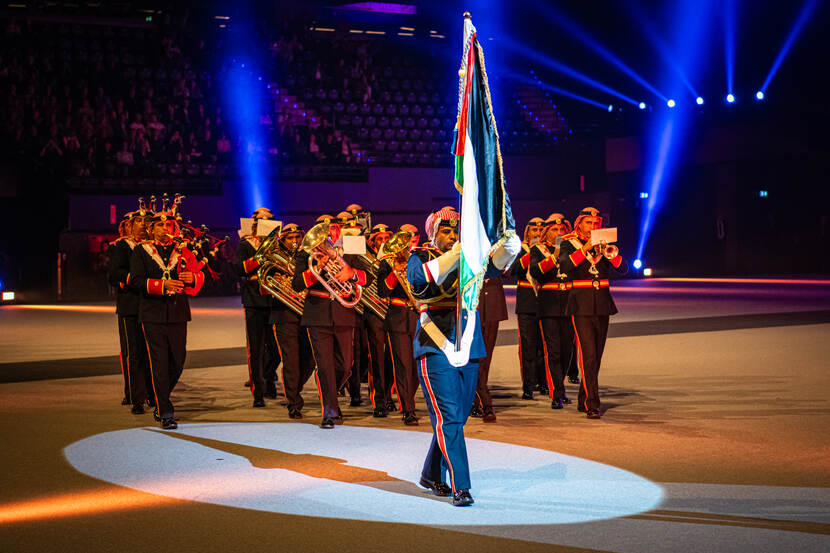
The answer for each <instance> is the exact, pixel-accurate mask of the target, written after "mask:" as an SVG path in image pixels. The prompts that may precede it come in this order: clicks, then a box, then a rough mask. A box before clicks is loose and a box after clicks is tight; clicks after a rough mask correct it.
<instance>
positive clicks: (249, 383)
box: [245, 380, 251, 388]
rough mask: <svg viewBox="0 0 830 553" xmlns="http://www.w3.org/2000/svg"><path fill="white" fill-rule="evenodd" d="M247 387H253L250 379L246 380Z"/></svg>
mask: <svg viewBox="0 0 830 553" xmlns="http://www.w3.org/2000/svg"><path fill="white" fill-rule="evenodd" d="M245 387H246V388H250V387H251V381H250V380H246V381H245Z"/></svg>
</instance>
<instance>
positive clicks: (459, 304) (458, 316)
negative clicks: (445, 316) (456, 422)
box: [455, 12, 473, 352]
mask: <svg viewBox="0 0 830 553" xmlns="http://www.w3.org/2000/svg"><path fill="white" fill-rule="evenodd" d="M467 19H472V15H471V14H470V12H464V20H465V21H466V20H467ZM472 47H473V45H472V44H470V48H472ZM469 70H470V68H469V67H468V68H467V71H469ZM458 140H463V138H461V137H460V136H456V147H457V142H458ZM463 195H464V191H463V190H462V192H461V194H459V196H458V243H459V244H460V243H461V204H463V203H464V202H463ZM462 255H463V252H462ZM462 292H463V290H462V288H461V260H460V258H459V265H458V297H457V298H456V299H455V351H456V352H459V351H461V335H462V332H461V330H462V329H461V325H462V323H463V320H462V316H463V314H464V305H463V298H462Z"/></svg>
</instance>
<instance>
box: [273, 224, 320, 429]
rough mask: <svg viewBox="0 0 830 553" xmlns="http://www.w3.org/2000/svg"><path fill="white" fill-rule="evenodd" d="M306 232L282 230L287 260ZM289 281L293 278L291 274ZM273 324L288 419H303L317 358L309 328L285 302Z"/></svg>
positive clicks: (276, 311) (296, 228) (282, 247)
mask: <svg viewBox="0 0 830 553" xmlns="http://www.w3.org/2000/svg"><path fill="white" fill-rule="evenodd" d="M303 234H305V231H303V229H301V228H300V227H299V226H297V225H296V224H294V223H288V224H287V225H285V226H283V227H282V231H281V233H280V239H279V245H278V248H279V251H280V253H281V254H282V255H283V257H284V258H285V259H289V260H290V259H291V258H292V257H293V256H294V254H295V253H296V252H297V249H298V248H299V246H300V242H301V241H302V239H303ZM289 278H290V275H289ZM270 322H271V324H272V325H274V336H275V338H276V342H277V348H279V352H280V357H281V358H282V386H283V392H284V393H285V399H286V400H287V402H288V416H289V417H290V418H292V419H301V418H303V404H304V402H303V396H302V391H303V386H305V383H306V382H307V381H308V379H309V377H311V375H312V373H313V372H314V358H313V357H312V355H311V344H310V343H309V341H308V333H307V332H306V329H305V328H303V327H301V326H300V315H298V314H297V313H295V312H294V311H292V310H291V309H290V308H289V307H288V306H286V305H285V304H283V303H282V302H279V301H275V302H274V305H273V307H272V309H271V319H270Z"/></svg>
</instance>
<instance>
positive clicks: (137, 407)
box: [130, 403, 144, 415]
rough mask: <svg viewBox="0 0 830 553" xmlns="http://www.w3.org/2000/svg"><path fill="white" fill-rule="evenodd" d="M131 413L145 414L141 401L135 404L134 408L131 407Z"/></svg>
mask: <svg viewBox="0 0 830 553" xmlns="http://www.w3.org/2000/svg"><path fill="white" fill-rule="evenodd" d="M130 413H132V414H133V415H143V414H144V406H143V405H142V404H140V403H137V404H135V405H133V408H132V409H130Z"/></svg>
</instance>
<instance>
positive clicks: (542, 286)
mask: <svg viewBox="0 0 830 553" xmlns="http://www.w3.org/2000/svg"><path fill="white" fill-rule="evenodd" d="M566 233H567V227H566V225H565V217H564V216H563V215H562V214H561V213H554V214H552V215H550V216H549V217H548V218H547V219H546V220H545V227H544V229H543V231H542V237H541V238H542V241H541V242H540V243H538V244H536V245H535V246H534V247H533V249H532V250H531V252H530V275H531V276H532V277H533V278H534V279H536V281H537V282H538V292H539V295H538V311H537V314H538V318H539V329H540V332H541V338H542V348H543V355H544V359H545V375H546V378H547V382H548V389H549V390H550V392H549V393H550V400H551V408H553V409H562V407H563V406H564V404H566V403H570V400H569V399H568V396H567V394H566V393H565V376H564V375H565V371H566V370H567V363H568V359H569V357H567V353H568V352H570V349H571V345H570V344H571V342H572V341H573V335H572V332H571V331H570V327H571V324H570V320H569V319H568V317H567V316H566V313H565V308H566V306H567V303H568V290H569V289H570V283H569V282H568V278H567V277H568V275H567V274H565V272H564V271H561V270H560V268H559V262H558V259H559V251H560V250H559V247H558V246H557V245H556V243H557V238H558V237H560V236H563V235H564V234H566Z"/></svg>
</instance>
